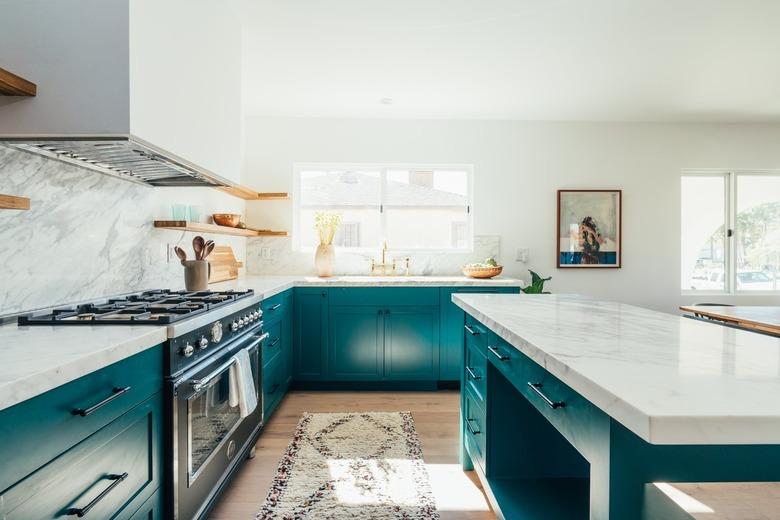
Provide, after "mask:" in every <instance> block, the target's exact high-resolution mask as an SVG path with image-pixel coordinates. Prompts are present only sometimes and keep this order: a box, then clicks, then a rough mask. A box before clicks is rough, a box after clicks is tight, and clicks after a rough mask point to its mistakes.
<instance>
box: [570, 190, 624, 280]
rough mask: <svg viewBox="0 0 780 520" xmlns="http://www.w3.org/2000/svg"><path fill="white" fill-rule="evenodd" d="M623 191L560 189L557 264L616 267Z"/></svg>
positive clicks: (583, 266) (575, 266)
mask: <svg viewBox="0 0 780 520" xmlns="http://www.w3.org/2000/svg"><path fill="white" fill-rule="evenodd" d="M622 206H623V201H622V191H621V190H558V228H557V236H556V237H555V238H556V243H557V244H558V267H572V268H588V267H589V268H602V269H603V268H617V267H620V256H621V254H620V253H621V248H622V240H621V234H622V222H621V213H622Z"/></svg>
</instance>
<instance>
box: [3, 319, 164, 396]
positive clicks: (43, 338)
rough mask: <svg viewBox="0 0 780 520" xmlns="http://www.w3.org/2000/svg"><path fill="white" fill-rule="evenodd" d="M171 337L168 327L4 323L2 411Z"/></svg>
mask: <svg viewBox="0 0 780 520" xmlns="http://www.w3.org/2000/svg"><path fill="white" fill-rule="evenodd" d="M166 339H167V331H166V328H165V327H163V326H160V327H155V326H143V325H137V326H129V327H126V326H112V325H107V326H78V327H76V326H72V327H69V326H60V327H52V326H48V325H34V326H24V327H23V326H17V325H16V324H9V325H3V326H1V327H0V410H2V409H5V408H8V407H9V406H13V405H15V404H17V403H21V402H22V401H25V400H27V399H30V398H31V397H35V396H36V395H39V394H42V393H44V392H47V391H49V390H51V389H52V388H56V387H58V386H60V385H64V384H65V383H68V382H70V381H73V380H75V379H78V378H79V377H82V376H85V375H87V374H89V373H91V372H94V371H96V370H100V369H101V368H103V367H106V366H108V365H111V364H112V363H116V362H117V361H121V360H122V359H125V358H127V357H130V356H132V355H134V354H137V353H139V352H142V351H144V350H146V349H148V348H150V347H153V346H155V345H159V344H160V343H162V342H163V341H165V340H166Z"/></svg>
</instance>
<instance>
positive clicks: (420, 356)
mask: <svg viewBox="0 0 780 520" xmlns="http://www.w3.org/2000/svg"><path fill="white" fill-rule="evenodd" d="M384 347H385V348H384V354H385V355H384V358H385V371H384V377H385V379H388V380H400V381H436V380H437V379H438V375H439V316H438V308H436V307H432V306H425V307H390V308H389V309H385V312H384Z"/></svg>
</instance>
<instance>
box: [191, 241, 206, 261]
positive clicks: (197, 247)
mask: <svg viewBox="0 0 780 520" xmlns="http://www.w3.org/2000/svg"><path fill="white" fill-rule="evenodd" d="M205 243H206V241H205V240H203V237H202V236H200V235H198V236H196V237H195V238H193V239H192V249H193V250H194V251H195V260H203V247H204V246H205Z"/></svg>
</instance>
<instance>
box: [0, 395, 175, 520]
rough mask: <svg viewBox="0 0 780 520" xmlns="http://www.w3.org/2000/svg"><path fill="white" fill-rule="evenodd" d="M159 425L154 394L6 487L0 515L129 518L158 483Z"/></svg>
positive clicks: (11, 517) (22, 519)
mask: <svg viewBox="0 0 780 520" xmlns="http://www.w3.org/2000/svg"><path fill="white" fill-rule="evenodd" d="M161 425H162V394H161V393H157V394H155V395H154V396H153V397H151V398H149V399H148V400H146V401H144V402H143V403H141V404H139V405H138V406H136V407H135V408H133V409H131V410H130V411H128V412H127V413H125V414H123V415H122V416H121V417H119V418H118V419H116V420H115V421H113V422H111V423H110V424H108V425H107V426H105V427H104V428H102V429H100V430H99V431H97V432H96V433H94V434H93V435H91V436H89V437H87V438H86V439H84V440H83V441H82V442H81V443H79V444H77V445H76V446H74V447H73V448H71V449H70V450H68V451H66V452H65V453H63V454H61V455H59V456H58V457H57V458H55V459H54V460H52V461H51V462H50V463H48V464H46V465H44V466H43V467H41V468H39V469H38V470H37V471H35V472H33V473H32V474H31V475H29V476H27V477H25V478H23V479H22V480H21V481H19V482H18V483H17V484H15V485H14V486H12V487H11V488H9V489H7V490H5V491H4V492H3V493H2V495H0V517H2V518H4V519H8V520H14V519H19V520H27V519H30V518H61V517H65V516H66V515H76V516H85V515H86V512H85V510H87V511H88V512H89V516H91V517H95V518H106V519H109V518H110V519H119V518H123V519H124V518H130V517H131V516H133V514H134V513H135V512H136V511H138V509H139V508H140V507H141V506H142V505H143V504H144V503H145V502H146V501H147V500H148V499H149V498H150V497H151V496H152V495H153V494H155V493H156V492H157V490H158V489H159V487H160V484H161V478H162V453H161V450H162V426H161ZM49 434H50V435H51V434H52V432H49ZM53 436H55V437H56V435H53ZM79 513H82V514H79Z"/></svg>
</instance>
